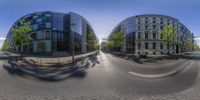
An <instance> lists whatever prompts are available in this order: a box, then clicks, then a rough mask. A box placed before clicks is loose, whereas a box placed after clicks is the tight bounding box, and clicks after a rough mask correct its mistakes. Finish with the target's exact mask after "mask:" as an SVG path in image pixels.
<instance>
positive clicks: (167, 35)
mask: <svg viewBox="0 0 200 100" xmlns="http://www.w3.org/2000/svg"><path fill="white" fill-rule="evenodd" d="M159 33H160V39H161V40H163V41H164V42H166V43H168V45H169V48H168V49H170V48H171V47H172V46H174V44H178V39H177V34H175V31H174V28H173V26H172V25H168V26H166V28H165V29H164V30H161V31H160V32H159ZM124 39H125V35H124V33H122V32H117V33H114V34H112V36H111V37H110V38H109V39H108V41H107V42H106V48H108V49H111V48H116V47H117V48H119V47H122V46H123V45H124V43H123V42H124ZM183 47H184V49H185V51H193V50H200V47H199V46H198V45H197V44H196V43H193V42H192V41H189V40H185V41H184V45H183Z"/></svg>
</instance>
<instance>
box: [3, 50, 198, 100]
mask: <svg viewBox="0 0 200 100" xmlns="http://www.w3.org/2000/svg"><path fill="white" fill-rule="evenodd" d="M0 56H1V57H0V65H1V66H0V100H199V98H200V94H199V93H200V80H199V78H200V75H199V67H200V65H199V64H200V63H199V59H198V58H196V59H193V60H188V59H187V60H186V61H184V63H187V62H188V63H189V62H190V63H191V64H188V65H187V64H186V65H187V67H186V68H185V69H183V70H182V71H181V72H179V73H177V74H175V75H172V76H168V77H164V78H154V79H147V78H140V77H137V76H134V75H131V74H129V72H130V71H134V70H135V67H134V63H133V62H130V61H129V60H125V59H123V58H117V57H114V56H111V55H109V54H105V53H102V52H101V53H100V55H98V56H97V58H96V59H95V60H93V61H90V62H93V63H91V64H90V65H88V66H87V67H85V68H81V69H79V70H78V71H73V72H68V73H66V74H71V76H70V77H68V78H66V79H64V80H60V81H48V80H43V79H40V78H36V77H32V76H29V75H26V74H19V72H20V71H12V70H11V71H10V70H8V69H6V68H5V66H4V65H5V64H7V62H8V61H7V57H6V56H5V55H3V54H1V53H0ZM180 61H181V60H180ZM174 62H176V61H174ZM171 63H173V61H171ZM165 64H166V63H165ZM169 64H170V63H169ZM160 65H163V63H161V64H160ZM179 65H180V66H182V64H179ZM175 66H178V65H177V64H176V65H175ZM136 67H137V66H136Z"/></svg>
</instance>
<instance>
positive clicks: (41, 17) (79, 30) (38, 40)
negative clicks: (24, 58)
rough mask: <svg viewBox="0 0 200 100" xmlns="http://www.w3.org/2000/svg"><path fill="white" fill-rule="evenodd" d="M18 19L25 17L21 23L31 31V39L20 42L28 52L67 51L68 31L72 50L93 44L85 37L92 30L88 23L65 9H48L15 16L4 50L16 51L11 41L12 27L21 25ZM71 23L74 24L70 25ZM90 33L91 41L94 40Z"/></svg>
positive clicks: (49, 52)
mask: <svg viewBox="0 0 200 100" xmlns="http://www.w3.org/2000/svg"><path fill="white" fill-rule="evenodd" d="M20 20H25V23H24V24H23V25H27V26H30V27H31V28H32V30H31V31H30V32H27V34H28V35H30V36H31V37H32V39H33V41H31V42H30V43H28V44H23V45H22V46H23V52H25V53H31V54H41V53H42V54H52V53H57V52H69V53H70V52H71V50H72V41H71V40H72V32H73V33H74V41H75V43H74V44H75V52H76V53H85V52H89V51H93V50H94V47H93V45H92V44H93V43H95V42H91V40H89V38H88V33H89V32H92V33H94V31H93V29H92V27H91V25H90V24H89V22H88V21H87V20H86V19H85V18H83V17H82V16H80V15H78V14H76V13H73V12H69V13H59V12H52V11H44V12H36V13H31V14H28V15H26V16H23V17H22V18H20V19H18V20H17V21H16V22H15V23H14V25H13V26H12V27H11V29H10V31H9V32H8V35H7V37H6V40H7V41H8V43H9V45H10V47H11V48H9V49H8V51H11V52H19V50H20V49H19V46H16V45H15V43H14V41H13V38H12V37H13V33H12V31H11V30H12V29H13V28H18V27H20V26H23V25H21V24H20V23H19V22H20ZM72 24H74V25H72ZM96 39H97V38H96V35H95V34H94V37H93V40H96Z"/></svg>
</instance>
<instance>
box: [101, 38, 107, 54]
mask: <svg viewBox="0 0 200 100" xmlns="http://www.w3.org/2000/svg"><path fill="white" fill-rule="evenodd" d="M106 42H107V39H106V38H102V39H101V50H102V51H106V50H107V48H106Z"/></svg>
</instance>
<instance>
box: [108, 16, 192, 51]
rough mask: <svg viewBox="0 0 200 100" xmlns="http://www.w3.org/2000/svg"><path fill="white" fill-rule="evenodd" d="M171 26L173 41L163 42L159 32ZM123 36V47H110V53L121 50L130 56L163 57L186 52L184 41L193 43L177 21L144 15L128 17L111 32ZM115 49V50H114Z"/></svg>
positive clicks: (183, 27) (183, 26)
mask: <svg viewBox="0 0 200 100" xmlns="http://www.w3.org/2000/svg"><path fill="white" fill-rule="evenodd" d="M167 26H172V27H173V30H174V34H175V38H174V39H173V41H163V37H162V36H160V31H161V30H164V29H166V27H167ZM117 32H122V33H124V34H125V40H124V46H123V47H117V48H120V49H116V47H112V48H111V49H110V50H111V51H116V50H118V51H119V50H121V51H124V52H127V53H132V54H146V55H163V54H177V53H182V52H186V51H187V48H185V46H184V45H185V44H186V41H189V42H190V43H193V34H192V33H191V32H190V30H189V29H188V28H187V27H186V26H185V25H183V24H182V23H181V22H180V21H179V20H177V19H175V18H173V17H170V16H165V15H158V14H144V15H137V16H132V17H129V18H127V19H125V20H123V21H122V22H120V23H119V24H118V25H117V26H116V27H115V28H114V29H113V30H112V32H111V34H110V35H109V37H108V39H109V38H112V34H115V33H117ZM114 48H115V49H114Z"/></svg>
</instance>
